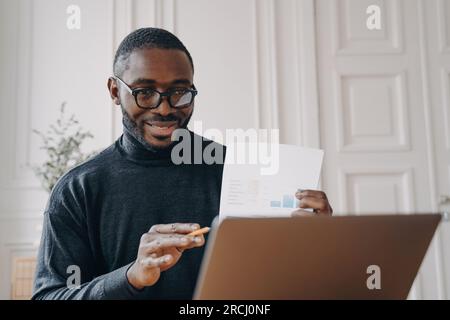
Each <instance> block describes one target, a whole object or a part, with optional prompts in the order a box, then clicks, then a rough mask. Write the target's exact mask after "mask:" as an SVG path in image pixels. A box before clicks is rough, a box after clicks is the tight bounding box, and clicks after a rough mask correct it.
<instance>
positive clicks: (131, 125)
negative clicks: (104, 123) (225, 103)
mask: <svg viewBox="0 0 450 320" xmlns="http://www.w3.org/2000/svg"><path fill="white" fill-rule="evenodd" d="M120 108H121V110H122V124H123V127H124V130H125V131H126V132H128V133H129V134H130V135H131V136H132V137H133V138H135V139H136V140H137V141H139V143H140V144H141V145H142V146H143V147H144V148H145V149H147V150H149V151H153V152H155V151H161V150H165V149H168V148H170V147H171V146H172V145H173V144H174V143H175V142H176V141H173V142H172V143H170V144H169V145H168V146H165V147H160V146H155V145H152V144H150V143H149V142H148V141H147V140H145V137H144V128H143V125H142V126H139V125H138V123H137V122H136V121H134V120H133V119H131V118H130V116H129V115H128V113H127V111H126V110H125V108H124V107H123V106H122V105H120ZM193 113H194V112H191V114H190V115H189V116H188V117H187V118H186V119H185V120H184V121H183V122H182V123H180V118H179V117H177V116H175V115H173V114H171V115H168V116H167V117H162V116H154V117H153V118H154V120H158V121H174V120H175V121H178V123H179V128H178V129H187V126H188V124H189V121H190V120H191V117H192V114H193Z"/></svg>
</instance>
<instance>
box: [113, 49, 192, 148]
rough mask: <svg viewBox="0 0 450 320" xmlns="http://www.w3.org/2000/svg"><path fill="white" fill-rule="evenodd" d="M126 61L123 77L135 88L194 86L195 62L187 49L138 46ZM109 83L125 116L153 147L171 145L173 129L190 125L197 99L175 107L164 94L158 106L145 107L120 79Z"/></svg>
mask: <svg viewBox="0 0 450 320" xmlns="http://www.w3.org/2000/svg"><path fill="white" fill-rule="evenodd" d="M126 65H127V68H126V69H125V71H124V72H123V74H122V76H121V77H120V78H121V79H122V80H123V81H124V82H125V83H126V84H128V86H129V87H130V88H131V89H137V88H151V89H155V90H158V91H159V92H166V91H167V90H170V89H174V88H186V89H191V88H192V84H193V70H192V66H191V64H190V62H189V59H188V57H187V55H186V53H184V52H183V51H181V50H174V49H139V50H135V51H133V52H132V53H131V55H130V57H129V58H128V61H127V62H126ZM108 87H109V91H110V93H111V97H112V98H113V100H114V102H115V103H116V104H118V105H119V104H120V105H121V107H122V112H123V115H124V118H125V119H124V120H125V121H126V122H127V121H128V122H130V124H131V126H132V127H133V129H134V132H135V134H136V135H137V136H138V138H139V140H141V141H142V140H143V141H145V142H146V143H147V144H149V145H150V146H151V147H153V148H156V149H164V148H167V147H168V146H169V145H170V144H171V143H172V141H171V135H172V132H173V131H174V130H175V129H177V128H186V126H187V123H188V122H189V119H190V117H191V115H192V111H193V107H194V103H192V105H191V106H189V107H187V108H183V109H175V108H172V107H171V106H170V105H169V102H168V100H167V98H164V99H163V100H162V102H161V104H160V105H159V106H158V107H157V108H155V109H142V108H140V107H138V106H137V104H136V101H135V99H134V97H133V95H132V94H131V93H130V92H129V91H127V90H126V88H125V87H124V85H123V84H121V83H120V82H119V81H115V80H113V79H110V80H109V81H108Z"/></svg>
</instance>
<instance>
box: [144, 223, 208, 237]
mask: <svg viewBox="0 0 450 320" xmlns="http://www.w3.org/2000/svg"><path fill="white" fill-rule="evenodd" d="M198 229H200V225H198V224H197V223H170V224H156V225H154V226H153V227H151V229H150V230H149V232H157V233H182V234H188V233H191V232H192V231H195V230H198Z"/></svg>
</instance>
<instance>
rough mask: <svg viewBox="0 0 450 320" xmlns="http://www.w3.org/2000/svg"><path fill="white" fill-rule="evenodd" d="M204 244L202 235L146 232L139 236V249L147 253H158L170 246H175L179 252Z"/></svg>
mask: <svg viewBox="0 0 450 320" xmlns="http://www.w3.org/2000/svg"><path fill="white" fill-rule="evenodd" d="M204 244H205V238H204V237H203V235H200V236H195V237H191V236H184V235H179V234H170V235H169V234H155V233H146V234H144V235H143V236H142V237H141V245H140V249H141V250H143V252H145V253H146V254H147V255H148V254H154V253H160V252H162V251H164V250H166V249H170V248H177V249H178V251H179V252H180V253H181V252H183V251H184V250H186V249H191V248H195V247H201V246H203V245H204Z"/></svg>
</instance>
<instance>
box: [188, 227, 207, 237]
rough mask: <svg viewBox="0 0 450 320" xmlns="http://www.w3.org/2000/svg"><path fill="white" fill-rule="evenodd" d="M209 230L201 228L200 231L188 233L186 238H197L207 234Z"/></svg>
mask: <svg viewBox="0 0 450 320" xmlns="http://www.w3.org/2000/svg"><path fill="white" fill-rule="evenodd" d="M210 229H211V228H209V227H204V228H201V229H198V230H195V231H193V232H191V233H189V234H188V236H193V237H194V236H199V235H201V234H205V233H208V232H209V230H210Z"/></svg>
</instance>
